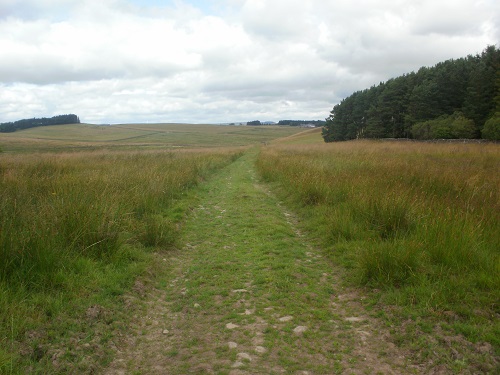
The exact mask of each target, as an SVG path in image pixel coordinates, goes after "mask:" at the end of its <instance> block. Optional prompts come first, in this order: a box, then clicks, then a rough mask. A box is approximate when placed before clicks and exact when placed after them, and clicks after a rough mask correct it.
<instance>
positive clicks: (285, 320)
mask: <svg viewBox="0 0 500 375" xmlns="http://www.w3.org/2000/svg"><path fill="white" fill-rule="evenodd" d="M292 319H293V316H284V317H282V318H279V321H280V322H289V321H290V320H292Z"/></svg>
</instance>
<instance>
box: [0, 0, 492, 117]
mask: <svg viewBox="0 0 500 375" xmlns="http://www.w3.org/2000/svg"><path fill="white" fill-rule="evenodd" d="M499 42H500V1H498V0H357V1H349V0H300V1H299V0H297V1H292V0H163V1H162V0H143V1H141V0H0V122H7V121H15V120H18V119H22V118H32V117H50V116H54V115H59V114H68V113H74V114H77V115H78V116H79V117H80V119H81V121H82V122H85V123H94V124H100V123H106V124H107V123H110V124H115V123H148V122H149V123H153V122H183V123H229V122H246V121H252V120H260V121H278V120H282V119H297V120H299V119H300V120H322V119H325V118H326V117H328V115H329V112H330V111H331V110H332V108H333V106H334V105H335V104H337V103H339V102H340V101H341V100H342V99H343V98H345V97H347V96H349V95H350V94H352V93H353V92H355V91H358V90H362V89H365V88H369V87H371V86H373V85H376V84H378V83H379V82H384V81H387V80H388V79H390V78H394V77H397V76H400V75H402V74H405V73H409V72H412V71H417V70H418V69H419V68H420V67H422V66H433V65H435V64H437V63H438V62H440V61H445V60H448V59H451V58H461V57H465V56H467V55H469V54H472V55H475V54H478V53H481V52H482V51H483V50H484V49H485V48H486V47H487V46H488V45H497V46H498V45H499Z"/></svg>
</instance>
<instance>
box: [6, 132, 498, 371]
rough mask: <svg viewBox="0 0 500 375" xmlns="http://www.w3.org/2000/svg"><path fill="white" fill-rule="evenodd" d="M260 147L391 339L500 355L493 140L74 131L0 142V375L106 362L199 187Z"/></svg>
mask: <svg viewBox="0 0 500 375" xmlns="http://www.w3.org/2000/svg"><path fill="white" fill-rule="evenodd" d="M254 146H258V147H259V148H260V152H259V156H258V158H257V162H256V167H257V170H258V172H259V173H260V176H261V178H262V180H263V181H265V182H267V183H268V185H269V186H270V187H271V188H272V190H273V194H274V193H275V194H277V195H278V197H279V199H281V200H282V202H283V203H284V205H286V206H287V207H289V208H290V209H292V210H293V211H294V212H295V213H296V214H297V215H298V217H299V218H300V226H301V229H305V233H307V241H311V242H312V243H313V244H314V245H317V246H318V248H321V249H322V251H323V252H324V254H326V255H327V256H328V258H329V259H330V261H331V264H332V265H335V267H337V265H341V267H342V269H343V271H342V272H343V278H344V282H345V283H346V285H350V286H356V287H357V288H360V289H361V290H362V293H363V294H365V295H366V296H368V298H367V299H366V300H365V302H364V305H365V307H366V308H367V309H368V310H370V309H372V310H371V311H372V313H373V314H375V315H376V316H377V317H378V318H381V319H382V320H384V321H385V322H386V324H387V325H388V326H389V327H391V331H392V332H391V333H392V335H393V337H394V340H395V341H396V344H398V345H399V344H401V345H407V346H408V345H409V346H410V348H411V350H413V351H414V352H415V353H418V355H419V356H421V357H423V358H421V359H422V360H425V356H429V357H432V358H434V357H433V356H434V355H437V356H438V357H439V355H440V354H439V353H440V350H441V349H442V348H443V347H444V346H448V347H450V346H451V347H452V349H453V348H458V346H460V345H461V346H464V347H465V346H466V344H464V343H463V342H461V341H460V340H458V339H456V338H457V337H465V338H466V339H467V340H468V341H467V342H471V343H473V344H476V345H478V348H483V347H484V345H491V346H493V348H494V350H496V353H497V355H498V353H499V351H500V342H499V339H498V338H499V337H500V323H499V319H498V317H499V314H500V309H499V305H498V301H499V300H500V292H499V291H500V251H499V248H498V244H499V243H500V227H499V223H500V189H499V188H500V173H499V172H500V170H499V167H500V147H499V145H498V144H461V143H451V144H441V143H436V144H433V143H418V142H399V141H349V142H341V143H333V144H324V143H323V141H322V139H321V135H320V130H319V129H314V130H307V131H303V129H299V128H291V127H277V126H275V127H272V126H271V127H244V126H241V127H239V126H238V127H236V126H214V125H183V124H166V125H165V124H142V125H141V124H132V125H117V126H95V125H71V126H53V127H44V128H33V129H29V130H26V131H20V132H16V133H9V134H2V135H0V149H1V150H3V152H0V192H1V200H0V373H5V374H17V373H25V372H26V371H28V372H30V373H47V371H49V370H50V371H54V369H57V371H58V372H59V373H64V372H68V371H69V372H71V371H77V372H84V373H85V372H92V371H95V370H96V368H101V367H100V366H105V365H106V364H107V363H108V362H109V361H110V360H111V359H112V357H113V350H114V349H116V348H113V345H112V341H113V340H112V338H113V337H116V336H117V335H118V336H119V335H120V334H121V333H120V332H126V331H127V322H128V321H129V320H130V316H129V314H128V313H129V312H128V311H127V309H128V307H129V305H127V304H128V302H127V301H128V300H127V298H129V297H126V296H127V295H128V294H129V292H130V291H131V290H136V289H138V290H139V294H140V293H142V292H143V290H144V289H147V287H144V286H143V285H142V286H141V284H139V285H137V280H142V281H145V280H152V281H151V282H152V283H155V282H157V280H156V275H157V273H160V272H162V271H159V263H161V262H162V261H163V260H164V259H168V258H169V257H170V256H171V255H170V254H171V252H173V251H179V250H175V249H176V248H182V246H183V244H182V243H179V242H180V241H181V237H180V236H181V232H182V229H183V223H184V220H185V218H186V217H187V216H188V215H189V213H190V212H191V211H192V210H193V207H195V206H196V205H197V204H199V202H197V199H198V198H197V192H199V191H200V187H201V186H204V184H205V181H209V180H211V179H212V178H213V177H214V176H216V175H218V174H220V173H219V172H220V171H221V170H222V169H224V168H225V167H227V166H228V165H229V164H231V163H233V162H234V161H235V160H242V159H241V158H240V157H241V156H242V155H243V154H245V153H247V154H248V151H247V150H248V148H249V147H252V150H254V151H255V147H254ZM254 151H252V155H253V152H254ZM246 168H247V167H246ZM221 188H222V187H221ZM248 225H251V223H249V224H248ZM183 236H187V237H188V238H189V234H183ZM155 280H156V281H155ZM141 291H142V292H141ZM96 317H97V318H96ZM117 332H118V333H117ZM429 335H430V337H431V338H435V340H434V341H433V342H429ZM424 337H425V338H424ZM450 343H451V344H450ZM467 345H468V344H467ZM453 346H454V347H453ZM57 347H59V348H60V347H62V348H66V350H59V351H57V350H56V351H55V354H54V350H55V349H54V348H57ZM452 349H450V350H452ZM453 350H454V349H453ZM471 350H475V349H474V348H473V349H471ZM478 350H480V349H478ZM481 350H482V349H481ZM47 353H51V354H50V355H48V354H47ZM75 353H79V354H75ZM436 353H438V354H436ZM484 353H489V352H484ZM484 353H483V354H481V355H483V356H484V355H487V354H484ZM75 355H78V356H80V357H78V358H77V357H75ZM443 357H444V355H443ZM471 360H472V359H471ZM457 361H461V362H460V363H458V362H457V363H458V364H457V365H456V366H457V368H458V369H459V370H457V372H460V369H464V368H467V364H466V363H465V362H464V361H467V358H465V359H464V358H462V359H457ZM474 361H476V363H475V366H476V367H475V368H480V364H477V363H479V362H478V360H476V359H474ZM462 362H463V363H462ZM54 363H57V364H61V363H71V364H72V366H73V367H68V368H65V367H59V368H56V367H55V364H54ZM96 364H97V365H96ZM447 365H448V364H447ZM75 366H76V367H75ZM78 366H81V367H78ZM93 366H98V367H93ZM450 366H453V364H452V365H450ZM477 366H479V367H477Z"/></svg>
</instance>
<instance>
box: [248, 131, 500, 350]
mask: <svg viewBox="0 0 500 375" xmlns="http://www.w3.org/2000/svg"><path fill="white" fill-rule="evenodd" d="M258 166H259V170H260V172H261V174H262V176H263V177H264V178H266V179H267V180H269V181H274V182H276V183H278V184H279V185H280V186H281V189H282V191H283V192H284V194H286V196H288V197H289V198H290V199H292V200H293V201H295V202H296V204H297V205H298V207H299V209H300V210H301V211H303V214H304V217H305V218H306V222H308V223H309V229H310V230H311V231H312V232H313V233H316V235H317V236H318V237H321V238H322V243H323V244H324V246H326V247H327V248H329V249H330V254H331V255H332V256H333V257H334V258H335V259H337V260H341V261H342V262H344V263H345V264H346V265H348V266H349V267H350V268H352V275H353V277H355V278H356V280H358V281H360V282H362V283H364V284H366V285H372V286H374V287H377V288H384V289H386V290H387V291H394V290H396V291H398V292H397V293H393V292H391V293H389V292H388V293H387V294H386V296H387V297H386V298H388V299H389V297H388V296H389V295H390V296H391V297H390V298H394V299H395V300H396V301H397V303H398V304H402V305H403V306H406V307H409V308H410V307H411V308H412V309H414V310H415V311H420V313H421V314H424V315H425V314H429V313H430V312H434V313H436V312H439V311H440V312H442V311H445V310H450V311H453V312H454V314H456V315H453V316H460V317H461V319H463V321H461V322H466V325H465V326H466V327H467V328H464V326H460V328H457V329H460V330H462V329H463V330H464V332H465V333H467V332H468V333H467V334H468V335H469V337H473V338H474V337H475V339H477V337H482V338H483V339H485V337H487V340H490V341H491V342H494V343H495V344H498V343H499V342H498V337H497V339H494V337H495V336H496V332H497V331H498V329H499V327H498V324H496V325H493V326H491V327H489V326H488V324H490V323H491V320H490V318H488V319H486V320H481V319H483V318H484V317H492V316H495V314H498V311H499V305H498V301H499V300H500V253H499V247H498V244H499V243H500V173H499V172H500V169H499V168H500V145H498V144H461V143H453V144H434V143H418V142H395V141H351V142H343V143H329V144H310V145H293V144H276V145H273V146H270V147H266V148H264V149H263V150H262V152H261V155H260V158H259V161H258ZM394 288H395V289H394ZM391 302H394V300H391ZM478 314H479V316H480V317H478ZM471 322H472V323H471ZM469 323H470V324H471V326H473V327H474V328H470V326H468V324H469ZM457 327H458V325H457ZM486 327H488V328H486Z"/></svg>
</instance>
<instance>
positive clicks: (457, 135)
mask: <svg viewBox="0 0 500 375" xmlns="http://www.w3.org/2000/svg"><path fill="white" fill-rule="evenodd" d="M412 135H413V137H414V138H415V139H471V138H475V136H476V127H475V125H474V121H472V120H471V119H468V118H466V117H465V116H464V115H463V113H461V112H455V113H454V114H452V115H450V116H446V115H443V116H441V117H439V118H437V119H434V120H428V121H424V122H419V123H416V124H415V125H413V127H412Z"/></svg>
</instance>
